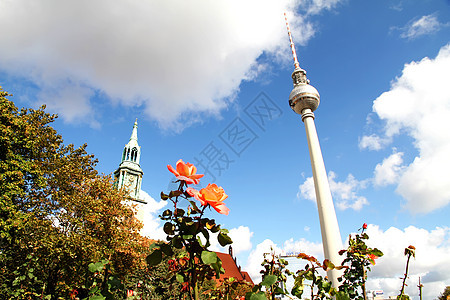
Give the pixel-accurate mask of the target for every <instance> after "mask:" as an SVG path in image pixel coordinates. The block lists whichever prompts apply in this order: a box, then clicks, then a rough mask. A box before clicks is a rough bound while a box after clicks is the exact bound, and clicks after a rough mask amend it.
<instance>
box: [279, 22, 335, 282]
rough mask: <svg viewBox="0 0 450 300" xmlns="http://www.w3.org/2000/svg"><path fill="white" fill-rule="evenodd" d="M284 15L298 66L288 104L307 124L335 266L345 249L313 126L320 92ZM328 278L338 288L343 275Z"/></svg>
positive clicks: (326, 245) (327, 246)
mask: <svg viewBox="0 0 450 300" xmlns="http://www.w3.org/2000/svg"><path fill="white" fill-rule="evenodd" d="M284 16H285V19H286V26H287V29H288V34H289V39H290V43H291V50H292V55H293V57H294V66H295V69H294V72H293V73H292V79H293V82H294V89H293V90H292V92H291V94H290V95H289V105H290V107H291V108H292V110H293V111H295V112H296V113H297V114H299V115H301V116H302V121H303V123H304V124H305V129H306V138H307V140H308V147H309V155H310V158H311V166H312V171H313V178H314V187H315V192H316V200H317V208H318V210H319V220H320V230H321V233H322V243H323V251H324V256H325V258H327V259H329V260H330V261H331V262H332V263H334V264H335V265H340V264H341V261H342V258H341V257H340V255H339V253H338V252H339V251H340V250H342V249H343V246H342V239H341V233H340V230H339V225H338V221H337V218H336V212H335V210H334V204H333V199H332V198H331V191H330V185H329V183H328V177H327V172H326V170H325V164H324V162H323V157H322V151H321V149H320V144H319V138H318V136H317V131H316V125H315V123H314V113H313V111H315V110H316V108H317V107H318V106H319V102H320V96H319V92H318V91H317V90H316V89H315V88H314V87H313V86H312V85H310V84H309V80H308V79H307V78H306V71H305V70H303V69H302V68H300V65H299V63H298V60H297V54H296V52H295V46H294V42H293V41H292V34H291V30H290V28H289V24H288V22H287V18H286V14H285V15H284ZM327 275H328V278H329V279H330V280H331V282H332V283H333V286H334V287H338V286H339V281H338V280H337V278H338V277H339V276H341V272H340V271H337V270H332V271H328V274H327Z"/></svg>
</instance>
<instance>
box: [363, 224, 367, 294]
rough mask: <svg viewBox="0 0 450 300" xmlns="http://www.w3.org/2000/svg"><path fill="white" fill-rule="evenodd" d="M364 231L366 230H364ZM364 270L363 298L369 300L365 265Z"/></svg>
mask: <svg viewBox="0 0 450 300" xmlns="http://www.w3.org/2000/svg"><path fill="white" fill-rule="evenodd" d="M363 230H364V229H363ZM362 268H363V284H362V291H363V297H364V300H367V296H366V277H367V273H366V272H367V271H366V269H365V268H364V265H363V266H362Z"/></svg>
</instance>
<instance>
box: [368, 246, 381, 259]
mask: <svg viewBox="0 0 450 300" xmlns="http://www.w3.org/2000/svg"><path fill="white" fill-rule="evenodd" d="M370 253H371V254H373V255H375V256H378V257H382V256H383V252H381V251H380V250H378V249H377V248H374V249H372V251H370Z"/></svg>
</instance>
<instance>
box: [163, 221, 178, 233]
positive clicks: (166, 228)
mask: <svg viewBox="0 0 450 300" xmlns="http://www.w3.org/2000/svg"><path fill="white" fill-rule="evenodd" d="M163 230H164V232H165V233H166V234H168V235H173V234H174V233H175V225H173V224H172V223H170V222H166V224H164V227H163Z"/></svg>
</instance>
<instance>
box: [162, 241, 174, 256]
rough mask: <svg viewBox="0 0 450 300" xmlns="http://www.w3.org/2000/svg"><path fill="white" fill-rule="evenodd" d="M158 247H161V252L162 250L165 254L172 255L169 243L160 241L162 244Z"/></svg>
mask: <svg viewBox="0 0 450 300" xmlns="http://www.w3.org/2000/svg"><path fill="white" fill-rule="evenodd" d="M160 247H161V250H162V252H164V254H165V255H167V256H172V255H173V250H172V247H170V245H169V244H166V243H162V244H160Z"/></svg>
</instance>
